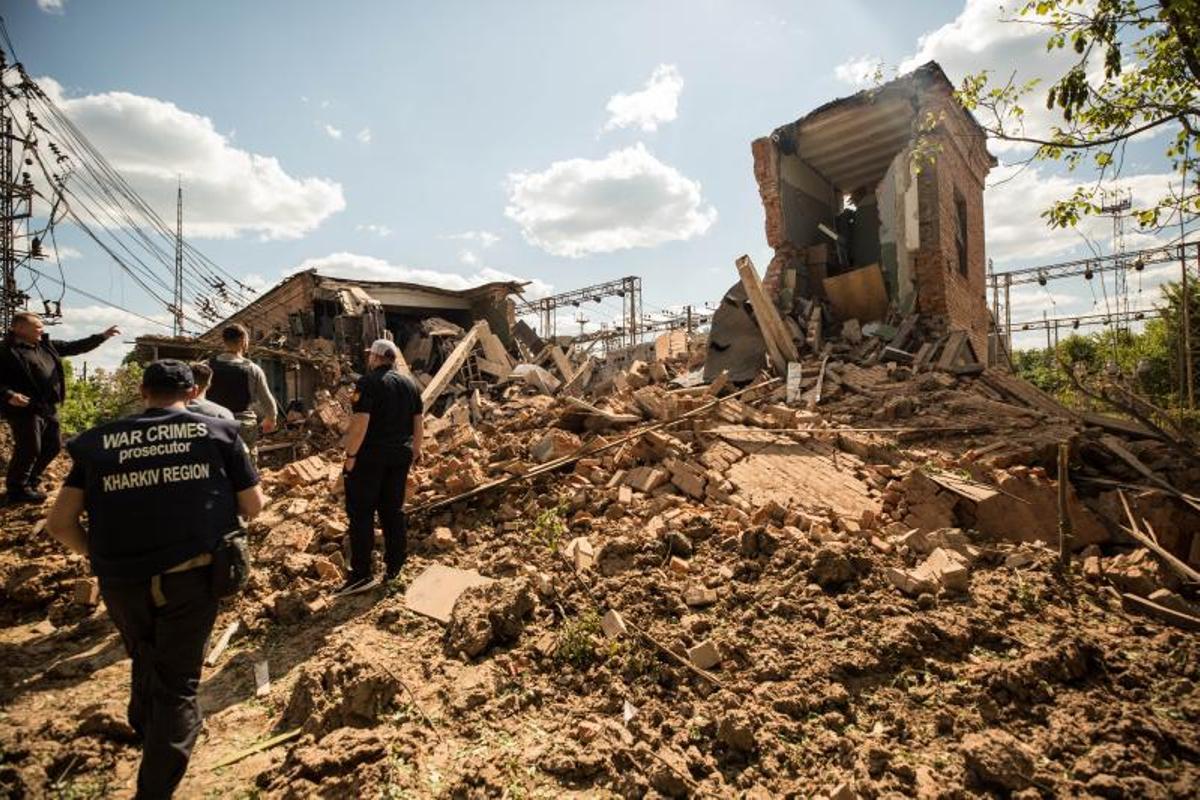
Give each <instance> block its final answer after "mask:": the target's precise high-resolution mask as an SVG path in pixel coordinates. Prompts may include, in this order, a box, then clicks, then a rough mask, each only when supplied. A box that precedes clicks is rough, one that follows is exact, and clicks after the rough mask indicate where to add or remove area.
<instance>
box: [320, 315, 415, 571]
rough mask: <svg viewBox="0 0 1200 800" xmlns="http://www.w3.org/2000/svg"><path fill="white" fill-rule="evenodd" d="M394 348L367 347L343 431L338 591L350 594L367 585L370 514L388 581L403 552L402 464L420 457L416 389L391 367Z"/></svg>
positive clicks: (404, 478)
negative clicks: (346, 554)
mask: <svg viewBox="0 0 1200 800" xmlns="http://www.w3.org/2000/svg"><path fill="white" fill-rule="evenodd" d="M399 356H400V351H399V349H397V347H396V345H395V344H394V343H393V342H390V341H388V340H387V339H379V340H377V341H375V342H374V343H373V344H372V345H371V347H370V349H369V350H368V351H367V374H366V375H363V376H362V377H361V378H359V379H358V383H357V384H355V386H354V402H353V404H352V405H351V411H353V413H354V416H353V417H351V418H350V429H349V430H348V431H347V432H346V464H345V467H344V468H343V469H344V471H345V484H346V516H347V517H349V520H350V575H349V577H348V578H347V579H346V583H345V584H344V585H343V586H342V587H341V588H340V589H339V590H338V593H339V594H354V593H355V592H361V591H364V590H366V589H369V588H371V586H372V585H374V584H373V582H372V578H371V571H372V570H371V551H372V549H373V546H374V544H375V515H376V513H378V514H379V527H381V528H382V529H383V559H384V564H385V568H386V576H387V578H388V579H389V580H390V579H392V578H394V577H396V576H397V575H399V574H400V568H401V567H402V566H404V560H405V558H406V557H407V553H406V548H407V546H408V542H407V532H406V530H405V520H404V489H405V485H406V484H407V482H408V468H409V467H410V466H412V464H413V463H414V462H417V461H420V460H421V439H422V429H423V428H422V413H421V412H422V404H421V390H420V389H419V388H418V387H417V384H416V382H415V381H414V380H413V379H412V378H411V377H409V376H408V375H403V374H401V373H399V372H397V371H396V360H397V359H398V358H399Z"/></svg>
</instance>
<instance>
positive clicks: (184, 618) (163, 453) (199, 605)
mask: <svg viewBox="0 0 1200 800" xmlns="http://www.w3.org/2000/svg"><path fill="white" fill-rule="evenodd" d="M194 387H195V383H194V380H193V377H192V371H191V370H190V369H189V368H188V365H187V364H185V363H183V362H182V361H173V360H169V359H165V360H162V361H155V362H154V363H152V364H150V365H149V366H147V367H146V371H145V372H144V373H143V374H142V397H143V398H144V399H145V401H146V410H145V411H143V412H141V413H138V414H133V415H131V416H128V417H124V418H122V419H118V420H114V421H113V422H109V423H105V424H104V425H101V426H99V427H97V428H92V429H91V430H90V431H85V432H84V433H81V434H80V435H79V436H76V437H75V438H74V439H72V440H71V442H70V443H69V444H68V445H67V449H68V450H69V451H70V453H71V458H72V460H73V462H74V464H73V466H72V467H71V472H70V474H69V475H67V479H66V481H64V483H63V487H62V489H60V490H59V492H58V498H57V499H56V500H55V502H54V506H53V507H52V508H51V509H50V514H49V516H48V517H47V519H46V531H47V532H48V533H49V534H50V535H51V536H53V537H54V538H55V539H57V540H58V541H60V542H62V543H63V544H65V545H66V546H67V547H69V548H70V549H71V550H72V551H74V552H76V553H79V554H81V555H87V556H88V558H89V561H90V562H91V566H92V571H93V572H94V573H95V574H96V577H97V578H98V579H99V581H100V596H101V597H103V598H104V605H105V607H107V608H108V614H109V616H110V617H111V618H112V621H113V623H114V624H115V625H116V627H117V630H118V631H119V632H120V634H121V640H122V642H123V643H124V644H125V649H126V651H127V652H128V653H129V656H130V658H131V659H132V660H133V677H132V681H131V684H130V699H129V724H130V725H131V726H132V727H133V730H134V732H135V733H137V735H138V737H139V738H140V739H141V740H142V763H141V766H140V768H139V769H138V779H137V795H136V798H137V800H162V799H163V798H169V797H170V796H171V795H172V794H173V793H174V791H175V788H176V787H177V786H178V785H179V782H180V780H182V779H183V774H184V771H185V770H186V769H187V765H188V760H189V759H190V758H191V753H192V748H193V746H194V745H195V743H196V737H197V736H199V734H200V728H201V722H202V714H201V711H200V702H199V699H198V698H197V696H196V695H197V690H198V689H199V686H200V668H201V662H202V661H203V658H204V645H205V643H206V642H207V641H208V637H209V634H210V633H211V632H212V626H213V622H214V621H215V620H216V617H217V597H216V595H215V594H214V592H213V575H212V568H211V565H212V563H213V553H214V551H215V550H216V549H217V547H218V545H219V544H220V542H221V540H222V537H223V536H224V535H225V534H227V533H229V532H230V531H233V530H235V529H237V528H238V527H239V522H238V516H239V515H240V516H242V517H244V518H246V519H251V518H253V517H254V516H255V515H256V514H258V512H259V511H260V510H261V509H262V505H263V500H264V497H263V493H262V491H261V489H259V486H258V474H257V473H256V472H255V471H254V467H253V465H252V464H251V463H250V456H249V454H248V453H247V452H246V448H245V447H244V446H243V445H242V443H241V441H240V440H239V439H238V425H237V423H236V422H233V421H232V420H220V419H215V418H213V417H206V416H203V415H201V414H194V413H192V412H190V411H188V410H187V409H186V408H185V407H184V403H185V402H187V400H188V399H189V398H190V397H191V396H192V390H193V389H194ZM85 512H86V514H87V528H86V529H85V528H84V527H83V525H82V522H81V520H82V517H83V515H84V513H85Z"/></svg>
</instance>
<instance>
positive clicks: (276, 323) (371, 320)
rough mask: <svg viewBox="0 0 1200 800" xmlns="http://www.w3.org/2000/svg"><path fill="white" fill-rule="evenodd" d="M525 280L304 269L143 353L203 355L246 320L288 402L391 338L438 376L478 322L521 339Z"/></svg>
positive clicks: (148, 340)
mask: <svg viewBox="0 0 1200 800" xmlns="http://www.w3.org/2000/svg"><path fill="white" fill-rule="evenodd" d="M521 287H522V284H521V283H519V282H493V283H487V284H484V285H482V286H476V287H473V288H470V289H461V290H455V289H443V288H440V287H436V286H423V285H420V284H415V283H402V282H398V281H370V280H358V279H348V278H334V277H329V276H327V275H321V274H318V273H317V272H316V271H315V270H306V271H303V272H298V273H296V274H294V275H291V276H289V277H288V278H285V279H284V280H283V281H281V282H280V283H279V284H277V285H276V286H275V287H274V288H272V289H270V290H268V291H267V292H265V293H264V294H263V295H262V296H261V297H259V298H258V299H257V300H255V301H254V302H253V303H250V304H249V305H247V306H246V307H245V308H243V309H242V310H240V311H238V312H237V313H236V314H234V315H232V316H231V317H229V318H228V319H226V320H223V321H221V322H220V323H218V324H217V325H215V326H213V328H212V329H211V330H209V331H207V332H206V333H204V334H202V335H201V336H199V337H197V338H195V339H186V340H185V339H174V338H167V337H155V336H143V337H140V338H139V339H138V340H137V343H138V353H137V357H138V360H143V361H145V360H152V359H156V358H184V359H191V358H198V357H203V356H206V355H208V354H211V353H213V352H216V351H218V350H219V349H220V347H221V330H222V329H223V328H224V327H225V326H227V325H230V324H233V323H241V324H243V325H245V326H246V327H247V328H248V329H249V330H250V341H251V346H252V352H251V355H252V357H253V358H254V360H255V361H257V362H258V363H259V365H260V366H262V368H263V370H264V372H266V375H267V380H268V382H269V383H270V385H271V391H272V392H273V393H274V394H275V397H276V398H277V399H279V400H280V401H281V402H283V403H284V404H286V403H288V402H289V401H292V400H297V399H298V400H301V401H303V402H305V403H307V402H308V401H310V400H311V399H312V397H313V395H314V393H315V392H316V390H317V388H318V387H319V386H321V385H323V384H324V385H332V384H334V383H335V382H336V381H335V380H330V378H331V377H333V376H329V375H326V376H325V378H324V380H323V379H322V376H321V370H322V369H325V370H330V369H332V370H335V371H336V370H337V369H338V366H339V365H340V364H346V365H348V366H349V367H351V368H353V369H361V368H362V366H363V363H362V358H363V349H364V348H365V347H366V345H368V344H370V343H371V342H372V341H374V340H375V339H378V338H382V337H385V336H390V337H391V338H392V339H393V340H394V341H395V342H396V344H397V345H398V346H399V347H400V349H401V351H402V353H403V355H404V358H405V363H406V364H407V365H408V366H409V367H410V368H411V369H412V370H413V372H414V373H417V374H418V375H420V374H421V373H433V372H435V371H436V370H437V368H438V366H440V364H441V362H442V360H443V359H444V358H445V356H446V355H447V354H448V352H449V349H450V347H452V346H453V343H454V342H455V341H457V340H458V339H459V338H460V337H461V336H462V335H463V332H464V329H466V328H470V327H471V326H472V325H474V324H475V323H477V322H479V321H485V322H487V323H488V326H489V329H490V330H491V331H492V332H493V333H494V334H495V335H496V336H497V337H499V339H500V340H501V341H502V342H504V343H505V345H506V346H509V347H512V346H513V345H514V343H513V341H512V334H511V322H512V319H513V316H512V315H513V309H512V303H511V301H510V300H509V299H508V298H509V297H510V296H511V295H519V294H520V293H521Z"/></svg>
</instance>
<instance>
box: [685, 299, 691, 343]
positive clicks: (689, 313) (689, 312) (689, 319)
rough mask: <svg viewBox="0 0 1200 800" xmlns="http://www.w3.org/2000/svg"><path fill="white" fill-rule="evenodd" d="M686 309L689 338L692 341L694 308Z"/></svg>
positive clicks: (689, 306)
mask: <svg viewBox="0 0 1200 800" xmlns="http://www.w3.org/2000/svg"><path fill="white" fill-rule="evenodd" d="M685 308H686V309H687V336H688V338H689V339H690V338H692V307H691V305H687V306H685Z"/></svg>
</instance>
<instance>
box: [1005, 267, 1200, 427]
mask: <svg viewBox="0 0 1200 800" xmlns="http://www.w3.org/2000/svg"><path fill="white" fill-rule="evenodd" d="M1188 294H1189V295H1190V296H1191V304H1190V306H1189V310H1188V313H1189V316H1190V324H1191V328H1192V342H1193V343H1194V345H1193V351H1195V350H1197V349H1200V286H1197V285H1196V284H1194V283H1192V284H1189V285H1188ZM1162 300H1163V302H1162V305H1161V307H1160V308H1161V310H1162V312H1163V315H1162V316H1161V317H1159V318H1157V319H1152V320H1149V321H1148V322H1147V323H1146V324H1145V326H1144V327H1143V329H1142V331H1141V332H1140V333H1133V332H1130V331H1127V330H1124V329H1121V330H1115V329H1105V330H1101V331H1097V332H1095V333H1091V334H1088V335H1086V336H1080V335H1072V336H1069V337H1067V338H1066V339H1062V340H1060V341H1059V342H1058V346H1057V347H1056V348H1053V349H1051V350H1043V349H1037V350H1020V351H1018V352H1016V353H1014V354H1013V366H1014V367H1015V368H1016V371H1017V373H1018V374H1019V375H1021V376H1022V377H1023V378H1025V379H1026V380H1028V381H1029V382H1030V383H1033V384H1034V385H1035V386H1037V387H1038V388H1040V389H1042V390H1043V391H1046V392H1049V393H1050V394H1053V395H1055V396H1056V397H1058V398H1059V400H1061V401H1062V402H1063V403H1064V404H1066V405H1068V406H1074V407H1080V406H1082V405H1083V404H1084V400H1083V398H1082V397H1079V396H1078V395H1077V393H1076V392H1075V391H1074V389H1073V388H1072V384H1071V381H1070V379H1069V377H1068V376H1067V375H1065V374H1064V373H1063V371H1062V366H1061V365H1063V364H1065V365H1068V366H1069V367H1070V368H1071V369H1074V370H1076V373H1077V374H1083V375H1101V374H1103V375H1108V376H1112V377H1117V378H1119V379H1120V380H1121V381H1122V382H1125V383H1128V384H1129V385H1130V388H1131V389H1134V390H1135V391H1136V392H1137V393H1138V394H1140V395H1142V396H1144V397H1146V398H1147V399H1149V400H1150V402H1152V403H1154V404H1155V405H1157V406H1159V407H1160V408H1178V407H1180V406H1182V405H1183V404H1184V400H1185V399H1186V398H1185V397H1184V394H1185V392H1184V388H1185V387H1186V385H1187V384H1186V371H1185V364H1184V361H1183V345H1182V333H1183V291H1182V289H1181V287H1180V285H1179V284H1177V283H1168V284H1166V285H1164V286H1163V287H1162ZM1195 358H1196V354H1195V352H1193V359H1195ZM1192 375H1193V378H1192V379H1193V381H1195V380H1196V379H1197V378H1198V377H1200V363H1194V364H1193V371H1192Z"/></svg>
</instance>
